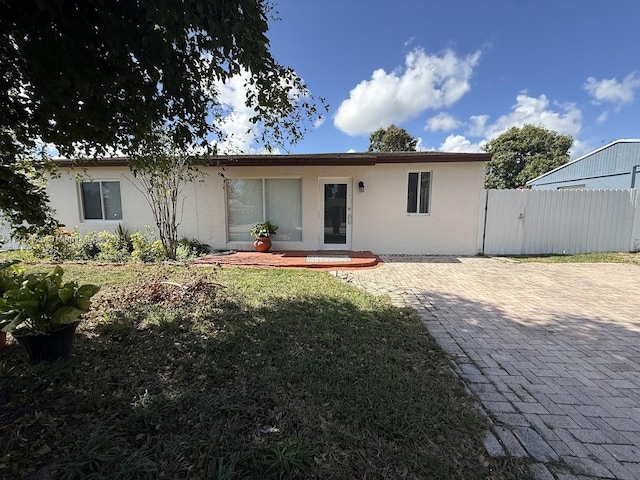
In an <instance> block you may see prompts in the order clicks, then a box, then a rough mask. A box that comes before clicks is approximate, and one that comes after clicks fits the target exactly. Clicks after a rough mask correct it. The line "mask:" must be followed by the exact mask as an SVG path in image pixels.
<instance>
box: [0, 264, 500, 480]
mask: <svg viewBox="0 0 640 480" xmlns="http://www.w3.org/2000/svg"><path fill="white" fill-rule="evenodd" d="M237 275H242V274H240V273H238V274H237ZM244 275H245V276H246V278H248V280H247V282H246V283H244V284H243V285H242V286H241V287H237V288H235V287H234V288H231V289H229V290H227V289H220V290H218V291H217V293H216V294H215V295H200V296H197V295H196V296H194V297H192V298H188V299H185V300H183V301H181V302H180V303H177V304H175V305H169V306H168V305H161V304H151V305H147V304H138V305H136V304H135V302H133V304H131V305H122V306H121V307H120V308H118V307H113V306H111V307H109V308H106V309H104V310H102V311H100V312H99V313H96V314H94V317H93V318H92V319H90V320H88V321H87V322H85V323H84V325H82V326H81V328H80V330H79V335H78V337H77V339H76V343H75V347H74V349H75V350H74V354H73V357H72V360H70V361H68V362H60V363H57V364H53V365H44V366H35V367H29V366H26V365H25V363H24V360H23V358H22V355H21V352H19V351H18V349H17V347H12V348H10V349H9V350H8V351H7V352H6V353H5V358H4V359H3V360H6V364H7V365H9V366H10V367H13V368H15V371H17V372H19V374H18V376H17V377H16V378H14V379H12V380H11V381H6V382H3V384H2V390H3V392H4V394H5V401H6V403H5V405H3V413H2V414H0V428H1V429H2V432H3V435H4V436H5V437H6V438H7V440H6V441H5V442H4V443H3V446H2V459H3V465H2V468H1V469H0V476H2V475H4V476H6V475H8V477H7V478H27V477H29V475H31V474H37V475H39V476H38V477H32V478H65V479H74V478H78V479H80V478H87V477H88V476H90V475H91V478H128V479H136V478H162V477H164V478H214V479H231V478H260V479H265V478H266V479H268V478H279V479H281V478H326V479H332V478H336V479H337V478H436V477H437V478H491V477H494V478H500V477H506V478H511V477H510V474H509V473H508V472H506V473H505V472H502V471H501V470H496V466H497V464H496V463H495V462H494V463H490V462H489V461H488V460H487V459H485V458H484V456H483V452H484V450H483V447H482V443H481V437H482V431H483V428H484V424H483V422H482V420H481V419H480V418H479V416H478V414H477V413H476V411H475V410H474V409H473V407H472V406H471V405H470V403H469V401H468V400H467V399H466V398H465V396H464V395H463V392H462V390H461V388H460V386H459V384H458V383H457V380H456V379H455V378H454V376H453V375H452V374H451V372H450V370H449V366H448V365H449V364H448V358H447V357H446V356H445V355H444V354H443V353H442V351H441V350H440V349H439V348H438V347H437V346H436V344H435V343H434V342H433V340H432V339H431V338H430V337H429V336H428V334H427V333H426V332H425V330H424V327H423V325H422V324H421V323H420V322H419V320H418V319H417V317H416V315H415V312H414V311H413V310H410V309H397V308H394V307H392V306H390V305H389V304H387V303H386V302H385V301H384V300H381V299H377V298H375V297H372V296H369V295H366V294H363V293H361V292H358V291H357V290H355V289H353V288H350V287H347V286H342V285H340V286H339V287H337V286H336V285H337V282H335V281H333V280H332V279H329V278H328V277H327V276H322V275H320V274H312V273H304V274H300V275H296V274H287V275H288V276H287V277H281V278H279V281H280V282H282V284H281V285H279V287H278V290H277V292H271V291H270V290H269V288H272V287H268V286H264V290H265V291H266V293H265V291H263V290H260V289H259V286H260V285H261V282H262V281H264V280H265V279H268V278H270V277H269V275H278V274H277V273H274V274H269V273H266V272H260V273H251V272H248V273H245V274H244ZM252 275H254V276H255V278H254V277H251V276H252ZM300 279H306V280H305V281H308V280H309V279H312V281H313V282H315V283H317V285H316V287H317V289H318V290H317V291H322V288H323V287H326V288H328V289H330V293H327V294H322V295H321V294H318V295H301V294H298V293H295V294H293V293H288V292H293V291H295V290H296V289H298V288H300V287H299V285H297V284H296V282H299V281H300ZM286 282H289V283H288V284H287V283H286ZM239 292H242V294H240V293H239ZM114 299H115V300H116V303H117V296H116V297H114ZM492 462H493V461H492ZM497 468H501V467H500V465H498V466H497ZM47 475H48V476H47Z"/></svg>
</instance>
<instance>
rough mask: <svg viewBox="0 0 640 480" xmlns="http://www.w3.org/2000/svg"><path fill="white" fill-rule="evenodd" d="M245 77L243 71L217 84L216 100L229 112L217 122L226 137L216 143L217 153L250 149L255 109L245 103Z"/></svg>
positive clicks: (230, 152) (242, 151)
mask: <svg viewBox="0 0 640 480" xmlns="http://www.w3.org/2000/svg"><path fill="white" fill-rule="evenodd" d="M247 79H248V73H244V74H242V75H236V76H234V77H232V78H230V79H229V80H227V81H226V82H225V83H219V84H218V85H217V90H218V92H217V98H218V101H219V102H220V103H221V104H222V105H224V107H225V108H226V109H228V111H229V114H228V115H227V116H226V117H224V118H222V119H221V120H220V122H219V127H220V130H222V132H223V133H224V134H225V136H226V137H225V138H224V139H223V140H222V141H221V142H220V143H219V144H218V153H221V154H234V153H249V152H251V151H252V148H251V145H252V144H253V142H254V138H255V134H254V133H253V128H254V124H253V123H252V122H251V117H253V116H254V115H255V110H254V109H252V108H250V107H247V106H246V104H245V102H246V99H247V90H246V87H245V85H246V81H247Z"/></svg>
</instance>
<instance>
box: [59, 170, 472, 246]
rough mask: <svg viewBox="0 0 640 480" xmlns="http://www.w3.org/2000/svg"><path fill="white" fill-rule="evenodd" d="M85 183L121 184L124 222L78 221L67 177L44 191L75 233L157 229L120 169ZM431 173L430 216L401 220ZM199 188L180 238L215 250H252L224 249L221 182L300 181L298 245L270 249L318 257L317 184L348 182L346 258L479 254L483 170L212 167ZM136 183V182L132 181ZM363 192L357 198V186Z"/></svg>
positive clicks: (76, 196)
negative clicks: (424, 174)
mask: <svg viewBox="0 0 640 480" xmlns="http://www.w3.org/2000/svg"><path fill="white" fill-rule="evenodd" d="M87 170H88V172H89V175H90V179H91V180H94V181H97V180H119V181H120V188H121V197H122V210H123V218H122V220H120V221H118V220H109V221H96V220H90V221H83V220H82V211H81V208H82V207H81V202H80V193H79V188H78V183H77V180H76V179H75V178H74V177H73V173H71V172H67V171H65V172H63V174H62V176H61V177H60V178H57V179H52V180H51V181H50V182H49V185H48V191H49V195H50V197H51V203H52V207H53V208H54V209H56V211H57V218H58V219H59V220H60V221H61V222H62V223H63V224H65V225H66V227H67V228H69V229H71V228H74V227H77V228H78V229H79V230H80V232H82V233H86V232H88V231H100V230H109V231H113V230H114V229H115V228H116V227H117V226H118V224H119V223H122V225H123V227H125V228H127V229H129V231H134V230H136V229H138V230H142V229H144V226H145V225H150V226H153V225H154V221H153V217H152V215H151V211H150V207H149V206H148V204H147V203H146V201H145V200H144V197H143V196H142V194H141V193H140V192H139V191H137V190H136V188H135V187H134V185H133V184H132V183H131V181H129V180H128V179H131V178H132V177H131V174H130V173H129V171H128V169H126V168H125V167H87ZM416 171H430V172H431V175H432V177H431V201H430V212H431V213H430V214H428V215H416V214H407V213H406V202H407V174H408V173H409V172H416ZM205 172H206V176H205V178H204V181H203V182H197V183H194V184H188V185H187V186H186V187H185V191H184V193H185V195H186V200H185V203H184V218H183V221H182V224H181V226H180V228H179V236H181V237H182V236H186V237H189V238H196V239H198V240H200V241H202V242H204V243H207V244H209V245H210V246H211V247H212V248H216V249H227V248H230V249H236V250H249V249H251V248H252V246H251V243H250V242H227V231H226V199H225V192H224V178H223V177H222V176H221V175H220V174H223V175H224V177H225V178H229V179H232V178H300V179H301V181H302V241H301V242H278V237H277V235H276V236H275V237H274V238H273V240H274V249H278V250H318V249H320V248H322V245H321V238H320V235H321V232H322V228H321V225H320V222H321V209H322V205H321V191H320V188H319V182H320V180H321V179H331V178H348V179H349V180H350V182H351V198H352V219H353V220H352V238H351V250H354V251H358V250H371V251H373V252H375V253H406V254H460V255H472V254H475V253H476V234H477V230H478V205H479V192H480V190H481V189H482V186H483V182H484V164H483V163H482V162H464V163H463V162H461V163H428V164H427V163H424V164H378V165H375V166H337V167H335V166H334V167H314V166H295V167H294V166H288V167H276V166H274V167H226V168H224V170H223V169H221V168H215V167H209V168H206V169H205ZM134 181H135V180H134ZM360 181H362V182H364V184H365V191H364V192H359V191H358V183H359V182H360Z"/></svg>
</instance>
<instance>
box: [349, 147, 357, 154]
mask: <svg viewBox="0 0 640 480" xmlns="http://www.w3.org/2000/svg"><path fill="white" fill-rule="evenodd" d="M347 153H356V151H355V149H353V148H350V149H349V150H347Z"/></svg>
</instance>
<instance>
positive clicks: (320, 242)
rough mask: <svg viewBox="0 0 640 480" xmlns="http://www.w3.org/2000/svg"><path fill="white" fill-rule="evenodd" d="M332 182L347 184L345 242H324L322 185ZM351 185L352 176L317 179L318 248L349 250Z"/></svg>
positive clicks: (351, 210) (351, 219) (351, 215)
mask: <svg viewBox="0 0 640 480" xmlns="http://www.w3.org/2000/svg"><path fill="white" fill-rule="evenodd" d="M332 183H342V184H345V185H346V186H347V198H346V202H347V212H346V220H347V222H346V223H347V224H346V227H347V231H346V242H345V243H324V211H325V208H324V200H325V199H324V187H325V185H327V184H332ZM352 185H353V178H352V177H323V178H319V179H318V245H319V248H320V250H351V234H352V228H351V227H352V225H353V206H352V196H353V193H352Z"/></svg>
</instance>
